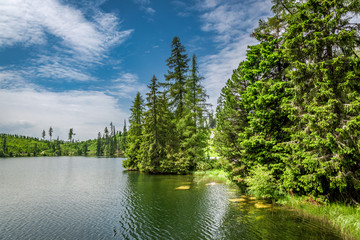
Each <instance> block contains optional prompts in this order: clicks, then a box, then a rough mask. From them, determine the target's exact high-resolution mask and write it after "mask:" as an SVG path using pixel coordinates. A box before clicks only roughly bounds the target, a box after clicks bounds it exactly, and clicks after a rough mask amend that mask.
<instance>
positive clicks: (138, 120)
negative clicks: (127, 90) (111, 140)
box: [123, 92, 144, 169]
mask: <svg viewBox="0 0 360 240" xmlns="http://www.w3.org/2000/svg"><path fill="white" fill-rule="evenodd" d="M130 110H131V116H130V119H129V122H130V127H129V132H128V139H127V147H126V155H127V159H126V160H125V161H124V163H123V165H124V167H125V168H128V169H137V168H138V167H137V164H138V162H139V160H138V158H139V151H140V146H141V142H142V138H143V135H142V133H143V112H144V100H143V98H142V97H141V95H140V93H139V92H138V93H137V94H136V97H135V100H134V102H133V106H132V107H131V108H130Z"/></svg>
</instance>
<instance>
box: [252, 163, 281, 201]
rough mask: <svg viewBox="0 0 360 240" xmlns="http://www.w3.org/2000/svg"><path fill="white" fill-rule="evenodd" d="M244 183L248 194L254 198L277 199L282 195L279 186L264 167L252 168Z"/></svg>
mask: <svg viewBox="0 0 360 240" xmlns="http://www.w3.org/2000/svg"><path fill="white" fill-rule="evenodd" d="M245 182H246V184H247V185H248V190H249V193H250V194H252V195H254V196H257V197H260V198H269V199H277V198H279V197H280V196H282V195H283V191H282V189H281V185H280V184H279V183H278V182H277V181H276V179H275V177H274V176H273V174H272V173H271V171H270V170H269V169H268V168H267V167H266V166H262V165H256V166H255V167H254V168H252V169H251V170H250V173H249V175H248V176H247V177H246V179H245Z"/></svg>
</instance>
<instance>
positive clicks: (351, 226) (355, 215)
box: [278, 196, 360, 239]
mask: <svg viewBox="0 0 360 240" xmlns="http://www.w3.org/2000/svg"><path fill="white" fill-rule="evenodd" d="M278 203H280V204H281V205H283V206H285V207H289V208H292V209H295V210H297V211H298V212H299V213H300V214H303V215H305V216H308V217H312V218H316V219H319V220H321V221H326V222H328V223H329V224H331V225H332V226H334V227H336V228H338V229H339V230H340V231H341V233H342V234H343V236H344V238H345V239H360V207H352V206H348V205H345V204H342V203H328V204H324V205H321V204H314V203H311V202H309V201H305V200H303V199H301V198H299V197H292V196H288V197H286V198H284V199H282V200H280V201H278Z"/></svg>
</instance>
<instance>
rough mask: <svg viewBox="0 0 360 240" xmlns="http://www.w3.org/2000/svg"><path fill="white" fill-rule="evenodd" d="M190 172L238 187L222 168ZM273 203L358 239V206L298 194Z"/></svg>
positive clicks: (344, 235) (342, 234) (345, 237)
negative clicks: (313, 200) (305, 197)
mask: <svg viewBox="0 0 360 240" xmlns="http://www.w3.org/2000/svg"><path fill="white" fill-rule="evenodd" d="M192 174H193V175H204V176H210V177H214V178H216V179H218V180H219V181H223V182H224V183H226V184H229V185H234V186H236V187H238V186H237V185H236V184H235V183H234V182H232V181H231V180H230V179H229V178H228V175H229V173H227V172H225V171H224V170H220V169H212V170H207V171H194V172H192ZM246 194H248V193H246ZM249 196H250V195H249ZM274 203H275V204H276V205H279V206H281V207H283V208H285V209H288V210H293V211H296V212H297V213H298V214H300V215H302V216H304V217H307V218H311V219H316V220H317V221H321V222H323V223H326V224H329V225H331V226H333V227H334V228H336V230H337V231H338V232H339V234H340V236H341V237H342V238H343V239H346V240H357V239H360V206H358V207H352V206H348V205H345V204H344V203H326V204H324V205H321V204H314V203H311V202H309V201H306V200H305V199H302V198H301V197H300V196H294V197H293V196H291V195H288V196H286V197H284V198H282V199H279V200H277V201H274Z"/></svg>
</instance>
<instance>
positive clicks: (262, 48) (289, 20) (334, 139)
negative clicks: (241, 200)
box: [215, 0, 360, 203]
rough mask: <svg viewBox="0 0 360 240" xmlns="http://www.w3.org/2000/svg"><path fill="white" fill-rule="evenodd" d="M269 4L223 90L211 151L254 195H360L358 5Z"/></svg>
mask: <svg viewBox="0 0 360 240" xmlns="http://www.w3.org/2000/svg"><path fill="white" fill-rule="evenodd" d="M273 2H274V6H273V7H272V10H273V13H274V16H273V17H271V18H269V19H267V20H266V21H260V23H259V26H258V28H257V29H255V31H254V33H253V36H254V37H255V38H256V39H257V40H258V41H259V43H258V44H257V45H254V46H250V47H249V48H248V51H247V54H246V60H244V61H243V62H241V63H240V64H239V67H238V68H237V69H235V70H234V72H233V75H232V77H231V78H230V79H229V80H228V81H227V83H226V86H225V87H224V88H223V89H222V92H221V96H220V98H219V104H218V107H217V113H216V117H217V132H216V136H215V138H216V140H215V142H216V145H217V149H218V151H219V153H220V154H221V156H223V157H224V158H226V159H227V160H228V161H229V163H230V170H231V172H232V175H233V178H234V179H235V180H237V181H238V182H240V183H241V182H242V183H245V184H246V185H247V186H248V187H249V190H250V191H252V192H253V193H258V194H260V195H262V196H267V197H275V198H276V197H279V196H281V195H284V194H287V193H288V192H290V193H294V194H299V195H307V196H316V197H320V198H322V199H323V200H324V199H327V200H341V201H345V202H351V203H359V201H360V191H359V190H360V166H359V164H360V148H359V146H360V114H359V113H360V75H359V73H360V59H359V45H360V41H359V39H360V38H359V37H360V36H359V30H360V29H359V27H360V25H359V24H358V23H352V22H351V18H352V17H353V16H355V15H357V14H359V11H360V4H359V2H358V1H345V0H306V1H305V0H304V1H294V0H288V1H282V0H274V1H273Z"/></svg>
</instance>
